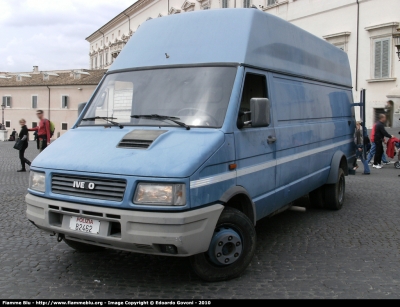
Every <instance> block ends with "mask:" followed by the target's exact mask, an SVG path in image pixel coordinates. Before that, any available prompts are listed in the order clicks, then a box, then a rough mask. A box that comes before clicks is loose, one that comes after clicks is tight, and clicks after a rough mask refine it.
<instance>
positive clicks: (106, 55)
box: [106, 52, 108, 65]
mask: <svg viewBox="0 0 400 307" xmlns="http://www.w3.org/2000/svg"><path fill="white" fill-rule="evenodd" d="M107 64H108V52H107V53H106V65H107Z"/></svg>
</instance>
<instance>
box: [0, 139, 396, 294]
mask: <svg viewBox="0 0 400 307" xmlns="http://www.w3.org/2000/svg"><path fill="white" fill-rule="evenodd" d="M396 134H397V131H396ZM34 145H35V144H34V143H33V142H31V143H30V147H29V149H28V152H27V156H28V158H31V159H32V158H34V156H35V155H36V154H37V151H36V149H35V146H34ZM0 156H1V159H0V208H1V219H0V297H1V298H2V299H6V298H9V299H10V298H86V299H89V298H132V299H138V298H141V299H144V298H199V299H201V298H400V270H399V264H400V257H399V246H400V245H399V244H400V223H399V217H400V206H399V200H398V196H397V195H398V194H397V192H399V187H400V185H399V183H400V177H398V174H400V171H399V170H396V169H395V168H394V167H393V164H392V165H389V166H385V167H384V168H383V169H382V170H375V169H372V175H371V176H363V175H361V171H358V173H357V175H356V176H349V177H347V179H346V180H347V191H346V202H345V206H344V207H343V209H342V210H340V211H337V212H332V211H325V210H316V209H309V210H307V211H306V212H295V211H286V212H284V213H281V214H279V215H277V216H275V217H272V218H269V219H264V220H262V221H260V222H259V223H258V224H257V227H256V229H257V236H258V243H257V250H256V254H255V257H254V259H253V261H252V263H251V265H250V267H249V268H248V269H247V271H246V272H245V274H244V275H243V276H241V277H240V278H237V279H235V280H231V281H227V282H219V283H205V282H203V281H201V280H200V279H199V278H198V277H197V276H196V275H195V274H194V273H192V271H191V269H190V267H189V263H188V260H187V259H177V258H171V257H161V256H148V255H140V254H134V253H128V252H122V251H114V250H106V251H104V252H101V253H98V254H83V253H78V252H75V251H74V250H72V249H71V248H69V247H68V246H67V245H66V244H65V243H64V242H61V243H57V241H56V238H55V237H50V236H49V235H48V234H47V233H44V232H41V231H40V230H38V229H36V228H35V227H34V226H33V225H32V224H30V223H29V222H28V220H27V219H26V217H25V203H24V195H25V193H26V187H27V185H28V173H16V172H15V171H16V169H17V168H18V167H19V164H18V162H19V161H18V159H17V151H16V150H14V149H13V148H12V144H11V143H8V142H4V143H1V142H0ZM360 168H361V169H362V166H360ZM299 202H300V203H302V204H307V199H306V198H305V199H303V200H301V201H299Z"/></svg>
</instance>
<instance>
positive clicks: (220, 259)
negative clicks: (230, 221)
mask: <svg viewBox="0 0 400 307" xmlns="http://www.w3.org/2000/svg"><path fill="white" fill-rule="evenodd" d="M242 246H243V242H242V239H241V238H240V236H239V234H238V233H237V232H236V231H235V230H233V229H231V228H229V227H221V228H217V229H215V232H214V235H213V237H212V239H211V244H210V248H209V250H208V255H209V257H210V259H211V261H212V262H213V263H214V264H217V265H229V264H232V263H234V262H235V261H237V260H238V259H239V257H240V255H241V253H242Z"/></svg>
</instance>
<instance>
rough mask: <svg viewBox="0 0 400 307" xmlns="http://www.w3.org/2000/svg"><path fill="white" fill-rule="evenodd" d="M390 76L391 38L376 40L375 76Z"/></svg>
mask: <svg viewBox="0 0 400 307" xmlns="http://www.w3.org/2000/svg"><path fill="white" fill-rule="evenodd" d="M389 77H390V38H380V39H376V40H374V78H375V79H381V78H389Z"/></svg>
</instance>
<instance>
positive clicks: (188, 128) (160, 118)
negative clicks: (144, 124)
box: [131, 114, 190, 130]
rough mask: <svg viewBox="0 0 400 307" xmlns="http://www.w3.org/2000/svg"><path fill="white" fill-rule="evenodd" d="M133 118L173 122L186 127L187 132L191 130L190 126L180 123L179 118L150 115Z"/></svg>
mask: <svg viewBox="0 0 400 307" xmlns="http://www.w3.org/2000/svg"><path fill="white" fill-rule="evenodd" d="M131 117H133V118H146V119H158V120H169V121H171V122H174V123H175V124H177V125H179V126H181V127H185V128H186V130H190V126H188V125H186V124H185V123H183V122H180V121H178V120H177V119H180V118H179V117H174V116H165V115H158V114H150V115H132V116H131Z"/></svg>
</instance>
